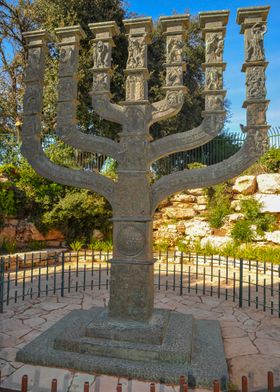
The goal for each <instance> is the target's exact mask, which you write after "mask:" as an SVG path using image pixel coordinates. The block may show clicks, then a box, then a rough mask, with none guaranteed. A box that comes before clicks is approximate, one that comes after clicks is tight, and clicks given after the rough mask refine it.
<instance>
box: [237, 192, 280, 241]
mask: <svg viewBox="0 0 280 392" xmlns="http://www.w3.org/2000/svg"><path fill="white" fill-rule="evenodd" d="M240 207H241V212H242V213H243V214H244V216H245V220H247V221H248V222H249V223H250V224H251V225H256V227H257V233H258V234H260V235H263V233H264V231H268V230H273V229H274V228H275V224H276V218H275V217H274V216H273V215H271V214H263V213H261V207H262V204H261V203H260V202H259V201H258V200H256V199H254V198H253V197H250V198H247V199H244V200H241V203H240Z"/></svg>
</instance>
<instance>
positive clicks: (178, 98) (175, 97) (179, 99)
mask: <svg viewBox="0 0 280 392" xmlns="http://www.w3.org/2000/svg"><path fill="white" fill-rule="evenodd" d="M166 100H167V102H168V105H169V106H171V107H174V106H178V105H182V104H183V103H184V94H183V93H182V91H169V92H168V94H167V97H166Z"/></svg>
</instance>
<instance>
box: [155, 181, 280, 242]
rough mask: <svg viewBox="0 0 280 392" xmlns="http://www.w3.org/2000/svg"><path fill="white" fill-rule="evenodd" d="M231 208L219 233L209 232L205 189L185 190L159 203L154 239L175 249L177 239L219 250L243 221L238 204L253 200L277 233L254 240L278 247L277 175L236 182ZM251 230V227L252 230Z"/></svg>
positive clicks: (279, 187) (279, 201)
mask: <svg viewBox="0 0 280 392" xmlns="http://www.w3.org/2000/svg"><path fill="white" fill-rule="evenodd" d="M232 194H233V196H232V201H231V207H232V210H233V213H232V214H230V215H228V216H227V217H226V219H225V223H224V225H223V226H222V227H221V228H220V229H212V228H211V226H210V224H209V222H208V218H207V214H208V211H207V196H205V190H204V189H194V190H188V191H186V192H183V193H179V194H176V195H174V196H173V197H171V198H169V199H168V200H165V201H164V202H163V203H161V205H160V208H159V209H158V211H157V212H156V214H155V221H154V239H155V241H156V242H161V241H168V242H170V244H171V245H175V243H176V241H177V240H178V239H179V238H182V239H185V240H190V241H191V242H195V241H196V240H200V241H201V245H202V246H205V245H206V244H207V243H211V244H212V245H213V246H216V247H220V246H223V245H224V244H226V243H228V242H231V241H232V238H231V237H230V232H231V230H232V227H233V225H234V223H235V222H236V221H237V220H238V219H242V218H243V214H241V212H240V200H242V199H243V198H246V197H254V198H256V199H257V200H259V201H260V202H261V203H262V208H261V211H262V212H263V213H265V212H267V213H271V214H273V215H275V216H276V218H277V221H278V223H277V225H278V227H277V230H275V231H274V232H267V233H265V235H264V236H263V237H260V236H256V238H255V241H256V242H258V243H262V244H264V243H274V244H280V174H261V175H258V176H241V177H238V178H236V180H235V182H234V185H233V187H232ZM253 229H254V227H253Z"/></svg>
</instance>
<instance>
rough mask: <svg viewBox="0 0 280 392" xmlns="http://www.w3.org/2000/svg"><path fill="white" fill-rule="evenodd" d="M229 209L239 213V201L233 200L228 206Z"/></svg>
mask: <svg viewBox="0 0 280 392" xmlns="http://www.w3.org/2000/svg"><path fill="white" fill-rule="evenodd" d="M230 207H231V208H232V209H233V210H234V211H237V212H239V211H241V203H240V200H233V201H232V202H231V204H230Z"/></svg>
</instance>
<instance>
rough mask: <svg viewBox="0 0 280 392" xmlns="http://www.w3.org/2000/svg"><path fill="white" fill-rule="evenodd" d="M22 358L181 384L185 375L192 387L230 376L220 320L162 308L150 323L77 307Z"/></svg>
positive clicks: (23, 351)
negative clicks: (126, 319) (128, 320)
mask: <svg viewBox="0 0 280 392" xmlns="http://www.w3.org/2000/svg"><path fill="white" fill-rule="evenodd" d="M16 359H17V361H20V362H25V363H31V364H34V365H42V366H57V367H64V368H71V369H75V370H80V371H84V372H87V373H91V372H93V373H97V374H98V373H99V374H109V375H117V376H119V377H128V378H135V379H142V380H149V381H157V382H158V381H161V382H165V383H175V384H176V383H178V380H179V377H180V376H181V375H184V376H186V377H188V380H189V384H190V386H210V385H211V383H212V381H213V379H219V380H221V381H222V382H223V383H224V384H225V382H226V381H227V379H228V372H227V364H226V360H225V354H224V348H223V341H222V336H221V332H220V326H219V323H218V322H217V321H208V320H207V321H204V320H195V319H194V318H193V317H192V316H191V315H184V314H181V313H176V312H173V311H169V310H159V309H157V310H155V311H154V315H153V317H152V318H151V320H150V322H149V323H148V324H146V323H141V322H127V323H123V322H121V321H116V320H112V319H110V318H109V317H108V313H107V310H106V309H104V308H97V307H96V308H92V309H91V310H88V311H85V310H75V311H72V312H71V313H69V314H68V315H67V316H65V317H64V318H63V319H61V320H60V321H59V322H57V323H56V324H55V325H54V326H52V327H51V328H49V329H48V330H47V331H46V332H44V333H43V334H42V335H40V336H38V337H37V338H36V339H35V340H33V341H32V342H31V343H29V344H28V345H27V346H25V347H24V348H23V349H21V350H20V351H19V352H18V353H17V358H16Z"/></svg>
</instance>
